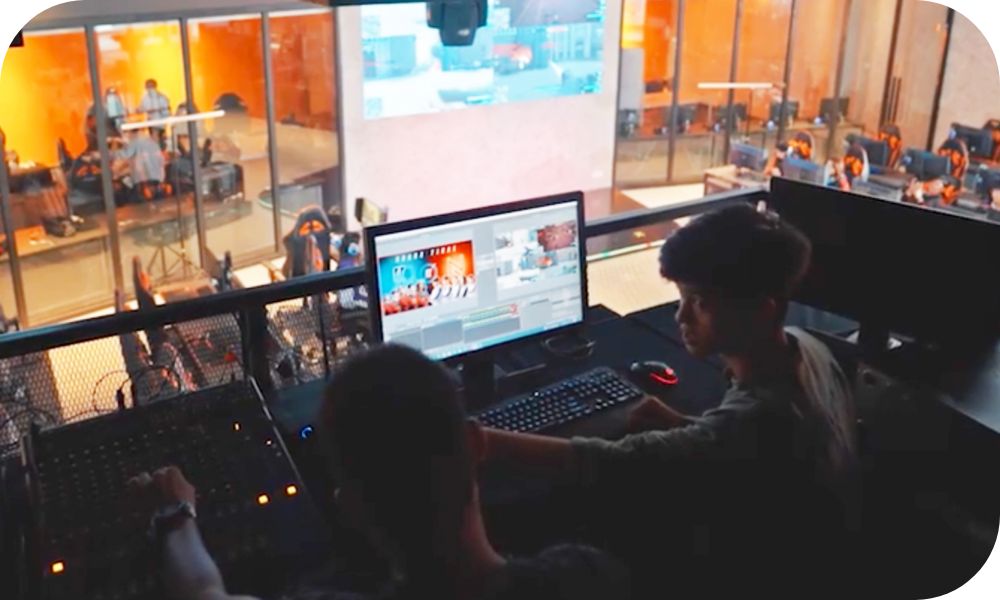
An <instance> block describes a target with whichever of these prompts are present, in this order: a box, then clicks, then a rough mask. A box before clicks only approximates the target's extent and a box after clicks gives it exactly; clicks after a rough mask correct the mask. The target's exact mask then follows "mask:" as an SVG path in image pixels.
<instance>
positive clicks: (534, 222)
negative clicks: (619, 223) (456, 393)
mask: <svg viewBox="0 0 1000 600" xmlns="http://www.w3.org/2000/svg"><path fill="white" fill-rule="evenodd" d="M583 227H584V223H583V195H582V193H572V194H565V195H560V196H554V197H549V198H540V199H536V200H526V201H522V202H516V203H513V204H504V205H500V206H493V207H489V208H484V209H477V210H469V211H464V212H459V213H454V214H450V215H440V216H435V217H430V218H425V219H418V220H414V221H405V222H399V223H390V224H386V225H378V226H375V227H372V228H369V229H368V230H366V237H367V240H366V242H367V250H368V254H367V256H368V261H367V262H368V283H367V285H368V289H369V290H371V291H370V292H369V297H370V299H373V301H370V305H371V313H372V333H373V335H374V336H375V339H376V340H378V341H385V342H396V343H399V344H403V345H407V346H411V347H414V348H417V349H418V350H421V351H422V352H424V353H425V354H427V355H428V356H430V357H431V358H434V359H438V360H444V359H451V358H457V357H461V358H463V359H466V358H468V357H469V356H470V355H473V354H479V353H483V352H484V351H487V350H490V349H494V348H496V347H498V346H502V345H504V344H508V343H511V342H515V341H518V340H524V339H525V338H529V337H532V336H543V335H545V336H548V335H553V334H554V333H555V332H558V331H560V330H564V329H567V328H572V327H576V326H579V325H581V324H582V323H583V320H584V317H585V315H586V308H587V279H586V268H585V262H584V260H585V256H584V255H585V250H584V249H585V245H584V242H583V235H582V234H583Z"/></svg>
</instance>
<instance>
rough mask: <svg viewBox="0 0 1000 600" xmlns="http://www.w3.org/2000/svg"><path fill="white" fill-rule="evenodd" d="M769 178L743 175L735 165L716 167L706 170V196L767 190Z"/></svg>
mask: <svg viewBox="0 0 1000 600" xmlns="http://www.w3.org/2000/svg"><path fill="white" fill-rule="evenodd" d="M766 188H767V178H765V177H764V176H763V174H760V173H755V174H754V176H749V175H742V174H740V172H739V169H738V168H737V167H736V166H735V165H726V166H724V167H715V168H713V169H706V170H705V195H706V196H710V195H712V194H719V193H722V192H731V191H733V190H740V189H760V190H763V189H766Z"/></svg>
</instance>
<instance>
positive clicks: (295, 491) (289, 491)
mask: <svg viewBox="0 0 1000 600" xmlns="http://www.w3.org/2000/svg"><path fill="white" fill-rule="evenodd" d="M298 493H299V488H297V487H295V486H294V485H289V486H287V487H286V488H285V494H287V495H289V496H294V495H296V494H298Z"/></svg>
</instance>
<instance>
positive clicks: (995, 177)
mask: <svg viewBox="0 0 1000 600" xmlns="http://www.w3.org/2000/svg"><path fill="white" fill-rule="evenodd" d="M997 188H1000V169H983V170H981V171H980V172H979V186H978V187H977V189H976V192H977V193H978V194H981V195H982V196H985V197H986V198H989V197H990V194H992V193H993V190H995V189H997Z"/></svg>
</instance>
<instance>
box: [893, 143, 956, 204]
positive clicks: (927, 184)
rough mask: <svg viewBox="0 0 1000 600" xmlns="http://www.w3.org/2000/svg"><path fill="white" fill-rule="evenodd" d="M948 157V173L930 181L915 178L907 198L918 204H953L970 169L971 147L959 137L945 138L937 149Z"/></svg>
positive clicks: (906, 195) (939, 154)
mask: <svg viewBox="0 0 1000 600" xmlns="http://www.w3.org/2000/svg"><path fill="white" fill-rule="evenodd" d="M937 154H938V156H944V157H947V158H948V173H946V174H945V175H943V176H942V177H936V178H934V179H931V180H929V181H918V180H915V181H913V182H912V183H911V184H910V187H909V188H908V189H907V190H906V193H905V198H906V199H907V200H910V201H912V202H916V203H917V204H934V203H937V204H941V205H943V206H951V205H952V204H954V203H955V202H956V201H957V200H958V196H959V194H960V193H961V192H962V180H963V178H964V177H965V173H966V172H967V171H968V169H969V149H968V147H967V146H966V145H965V142H963V141H962V140H961V139H959V138H950V139H948V140H945V142H944V143H943V144H941V147H940V148H938V151H937Z"/></svg>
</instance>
